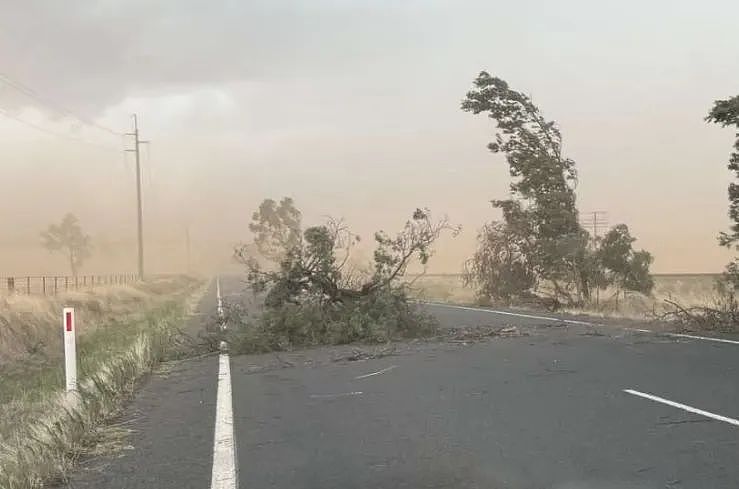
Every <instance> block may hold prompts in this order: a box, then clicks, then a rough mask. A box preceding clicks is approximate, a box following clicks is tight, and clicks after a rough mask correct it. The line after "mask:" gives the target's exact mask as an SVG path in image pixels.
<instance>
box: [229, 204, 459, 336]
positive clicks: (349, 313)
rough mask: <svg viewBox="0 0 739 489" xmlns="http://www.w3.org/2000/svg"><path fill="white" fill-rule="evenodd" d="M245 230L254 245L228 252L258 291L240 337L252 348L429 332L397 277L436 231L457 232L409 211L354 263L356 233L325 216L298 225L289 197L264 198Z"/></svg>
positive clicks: (426, 252)
mask: <svg viewBox="0 0 739 489" xmlns="http://www.w3.org/2000/svg"><path fill="white" fill-rule="evenodd" d="M250 229H251V230H252V232H254V234H255V239H254V243H253V245H241V246H239V247H237V248H236V249H235V252H234V256H235V258H236V260H237V261H238V262H239V263H241V264H243V265H244V266H245V267H246V269H247V280H248V283H249V285H250V287H251V288H252V290H253V291H255V292H256V293H264V294H265V296H264V304H265V306H266V311H265V312H264V314H262V316H261V317H260V318H259V319H258V320H257V321H256V323H255V324H252V327H251V328H249V331H250V332H251V333H250V335H249V338H248V339H249V341H248V342H245V344H246V343H251V344H252V345H256V346H253V347H251V346H249V347H247V349H250V348H256V349H257V350H270V349H286V348H289V347H291V346H297V345H306V344H321V343H346V342H351V341H356V340H370V341H384V340H387V339H389V338H391V337H393V336H395V335H402V336H409V335H414V334H417V333H419V332H423V331H428V330H429V328H430V327H431V326H430V325H431V323H432V321H431V320H430V318H428V317H426V316H424V315H422V314H420V313H418V312H417V311H416V308H414V307H411V305H410V304H409V303H408V300H407V296H406V287H407V285H405V284H404V283H402V282H401V280H400V279H401V278H402V277H403V276H404V275H405V273H406V271H407V270H408V267H409V265H411V264H412V263H419V264H421V265H426V264H427V263H428V261H429V259H430V258H431V256H432V255H433V251H434V250H433V245H434V243H435V241H436V240H437V239H438V238H439V236H440V235H441V234H442V233H444V232H447V231H448V232H451V233H456V232H457V231H458V228H456V227H454V226H452V225H451V224H450V223H449V221H448V220H447V219H446V218H442V219H438V220H435V219H433V218H432V216H431V213H430V211H429V210H428V209H416V210H415V211H414V212H413V214H412V216H411V218H410V219H408V220H407V221H406V222H405V224H404V226H403V228H402V229H401V231H400V232H398V233H397V234H395V235H389V234H387V233H385V232H383V231H378V232H377V233H375V235H374V242H375V249H374V253H373V259H372V261H371V263H368V264H365V266H360V265H357V264H356V263H355V262H354V261H353V260H352V259H351V258H352V250H353V249H354V247H355V246H356V245H357V244H358V243H359V242H360V238H359V237H358V236H357V235H355V234H354V233H352V232H351V231H350V230H349V228H348V227H347V226H346V224H345V223H344V222H343V221H341V220H336V219H331V218H329V219H327V220H326V222H325V223H323V224H320V225H317V226H310V227H308V228H306V229H305V230H302V223H301V214H300V211H299V210H298V209H297V208H296V207H295V205H294V203H293V202H292V200H290V199H282V201H280V203H279V204H278V203H276V202H275V201H273V200H271V199H267V200H265V201H264V202H263V203H262V204H261V205H260V207H259V209H258V210H257V211H256V212H255V213H254V214H253V216H252V223H251V225H250ZM255 251H256V252H255ZM237 322H242V323H243V322H244V321H237ZM253 323H254V322H253Z"/></svg>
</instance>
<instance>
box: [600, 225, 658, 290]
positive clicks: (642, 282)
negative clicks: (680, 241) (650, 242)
mask: <svg viewBox="0 0 739 489" xmlns="http://www.w3.org/2000/svg"><path fill="white" fill-rule="evenodd" d="M634 241H636V238H633V237H632V236H631V233H630V232H629V228H628V227H627V226H626V225H625V224H619V225H617V226H614V227H613V228H611V229H610V230H609V231H608V233H606V235H605V236H604V237H603V240H602V241H601V242H600V246H599V248H598V249H596V251H595V256H596V258H597V260H598V262H599V264H600V265H601V266H600V267H599V270H600V271H601V273H602V275H603V276H604V277H605V281H601V282H599V284H600V285H616V286H617V287H618V288H620V289H624V290H632V291H635V292H641V293H644V294H649V293H650V292H651V291H652V288H654V280H653V279H652V276H651V275H650V274H649V265H651V263H652V255H651V254H650V253H649V252H647V251H644V250H640V251H635V250H634V249H633V247H632V243H633V242H634Z"/></svg>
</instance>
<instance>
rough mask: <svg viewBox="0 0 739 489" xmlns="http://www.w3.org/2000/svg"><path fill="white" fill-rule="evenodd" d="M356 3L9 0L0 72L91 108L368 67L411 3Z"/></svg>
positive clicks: (396, 32) (398, 35) (1, 26)
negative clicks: (161, 93) (144, 96)
mask: <svg viewBox="0 0 739 489" xmlns="http://www.w3.org/2000/svg"><path fill="white" fill-rule="evenodd" d="M349 3H351V2H348V3H346V4H345V3H337V2H323V1H312V2H296V1H288V2H282V1H281V2H273V1H249V2H246V1H243V2H241V1H228V0H217V1H208V2H203V1H195V0H184V1H183V0H167V1H158V2H151V1H143V0H139V1H123V0H121V1H110V0H108V1H97V2H83V1H64V2H60V1H58V0H31V1H24V2H15V1H13V0H4V1H3V2H2V3H0V10H1V12H0V59H2V60H3V63H2V66H0V72H1V73H5V74H6V75H8V76H10V77H13V78H14V79H16V80H18V81H20V82H23V83H25V84H27V85H29V86H31V87H33V88H35V89H36V90H37V91H39V92H41V93H43V94H45V95H47V96H49V97H51V98H53V99H55V100H60V101H64V102H65V103H66V104H68V106H71V107H73V108H75V109H76V110H81V111H84V112H86V113H88V114H94V113H96V112H98V111H100V110H102V109H103V108H104V107H106V106H108V105H110V104H113V103H115V102H117V101H119V100H121V99H122V98H123V97H125V96H126V95H128V94H131V93H141V92H144V93H145V92H147V91H158V90H168V89H173V88H177V87H189V86H192V85H200V84H218V83H223V82H232V81H239V80H246V79H270V78H280V77H300V76H311V74H315V73H321V74H324V75H325V74H327V73H341V72H342V71H343V70H346V69H347V68H350V67H357V66H360V67H363V69H367V70H368V71H369V70H371V68H372V65H373V59H379V58H381V57H384V58H387V57H392V56H393V53H395V52H399V51H403V49H404V46H405V45H407V44H408V37H407V36H406V33H407V32H409V29H410V26H411V25H413V23H412V22H411V15H410V10H409V8H408V6H409V5H410V3H408V4H405V7H398V6H393V7H391V6H392V5H393V3H389V4H384V3H383V2H380V3H373V4H370V5H374V7H369V6H365V7H361V6H358V5H357V4H355V5H354V6H351V7H350V6H349V5H348V4H349ZM2 100H3V103H6V102H7V94H6V95H5V98H3V99H2Z"/></svg>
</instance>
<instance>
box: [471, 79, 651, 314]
mask: <svg viewBox="0 0 739 489" xmlns="http://www.w3.org/2000/svg"><path fill="white" fill-rule="evenodd" d="M462 110H464V111H467V112H472V113H474V114H480V113H486V114H487V115H488V117H489V118H491V119H493V120H494V121H495V122H496V127H497V129H498V130H497V131H496V133H495V139H494V141H492V142H490V143H489V144H488V148H489V149H490V151H492V152H493V153H503V154H504V155H505V158H506V161H507V163H508V167H509V173H510V175H511V177H512V182H511V184H510V190H511V197H510V198H509V199H504V200H493V201H492V203H493V206H495V207H497V208H499V209H500V210H501V211H502V214H503V221H502V222H499V223H491V224H488V225H486V226H485V227H484V228H483V230H482V232H481V233H480V235H479V239H478V250H477V252H476V253H475V255H474V256H473V257H472V259H471V260H470V261H469V262H468V263H467V266H466V273H465V277H466V282H467V283H468V284H471V285H474V286H476V287H477V289H478V293H480V294H481V295H483V296H487V297H491V298H497V299H503V300H506V301H508V300H510V299H511V298H512V297H514V296H522V295H524V294H526V293H529V292H530V289H532V288H536V287H538V286H541V287H542V288H546V289H552V290H553V295H554V299H555V302H558V301H560V300H564V301H566V302H574V301H577V302H581V301H584V300H588V299H590V293H591V289H592V288H593V287H600V286H601V285H605V284H604V283H603V281H602V280H601V278H603V277H604V274H605V270H604V268H603V267H604V264H603V263H602V262H600V261H599V257H598V256H597V253H596V249H597V248H598V244H597V243H596V244H594V245H593V246H591V245H590V235H589V234H588V232H587V231H586V230H585V229H584V228H583V227H582V226H581V225H580V224H579V222H578V211H577V207H576V203H575V200H576V199H575V186H576V184H577V173H576V171H575V162H574V161H573V160H571V159H570V158H566V157H564V156H563V155H562V135H561V133H560V131H559V129H558V128H557V125H556V123H555V122H554V121H550V120H547V119H546V118H544V116H543V115H542V114H541V112H540V111H539V108H538V107H537V106H536V105H534V103H533V102H532V101H531V98H530V97H528V96H527V95H526V94H524V93H521V92H518V91H516V90H513V89H512V88H510V87H509V85H508V83H506V82H505V81H504V80H502V79H500V78H497V77H493V76H490V74H488V73H486V72H484V71H483V72H482V73H480V75H479V76H478V77H477V78H476V79H475V81H474V89H473V90H471V91H470V92H468V93H467V96H466V98H465V99H464V100H463V101H462ZM624 231H625V232H626V236H622V234H623V232H624ZM619 233H621V234H619ZM615 237H622V238H626V241H624V242H620V243H614V245H615V244H618V245H625V248H624V249H622V248H619V249H618V250H615V251H618V252H619V253H621V255H619V256H620V257H622V258H624V260H625V261H624V263H623V264H619V268H618V273H619V274H620V275H619V277H621V279H620V282H619V283H620V284H621V285H622V286H623V287H627V286H628V287H629V288H637V289H638V290H640V291H647V290H651V286H649V285H648V284H646V283H644V280H646V279H645V277H647V278H648V277H649V263H651V255H649V254H648V253H646V252H644V253H646V255H644V254H638V255H636V254H635V253H636V252H634V251H633V249H632V248H631V243H632V241H633V239H632V238H631V236H630V235H629V234H628V228H626V227H625V226H623V227H619V228H618V230H617V231H616V235H614V238H615ZM639 253H641V252H639ZM605 256H606V257H608V258H613V257H615V256H616V255H613V253H610V252H609V253H607V254H606V255H605ZM645 266H646V268H644V267H645ZM627 270H630V272H629V273H627ZM616 273H617V272H615V271H612V273H611V275H612V276H614V277H615V274H616ZM627 275H628V276H629V279H628V280H626V278H624V277H626V276H627ZM650 280H651V279H650Z"/></svg>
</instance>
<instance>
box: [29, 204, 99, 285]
mask: <svg viewBox="0 0 739 489" xmlns="http://www.w3.org/2000/svg"><path fill="white" fill-rule="evenodd" d="M41 239H42V244H43V246H44V248H46V249H47V250H49V251H50V252H60V253H64V254H66V255H67V258H68V260H69V268H70V270H71V272H72V275H74V276H75V277H76V276H77V271H78V270H79V268H80V267H81V266H82V264H83V263H84V262H85V260H87V259H88V258H89V257H90V256H91V255H92V239H91V238H90V236H88V235H87V234H85V233H83V232H82V228H81V227H80V224H79V221H78V220H77V217H75V216H74V215H73V214H67V215H65V216H64V218H62V221H61V222H60V223H59V224H51V225H49V227H48V228H47V229H46V230H45V231H43V232H42V233H41Z"/></svg>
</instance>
